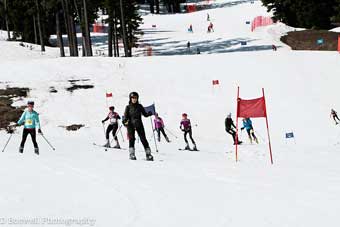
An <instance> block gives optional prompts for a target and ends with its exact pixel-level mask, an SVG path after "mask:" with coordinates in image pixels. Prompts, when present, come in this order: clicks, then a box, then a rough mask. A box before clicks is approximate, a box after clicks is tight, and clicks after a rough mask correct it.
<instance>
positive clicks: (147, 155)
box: [145, 148, 153, 161]
mask: <svg viewBox="0 0 340 227" xmlns="http://www.w3.org/2000/svg"><path fill="white" fill-rule="evenodd" d="M145 154H146V160H147V161H153V156H152V154H151V149H150V148H146V149H145Z"/></svg>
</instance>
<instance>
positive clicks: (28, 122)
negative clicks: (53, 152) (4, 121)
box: [17, 101, 42, 155]
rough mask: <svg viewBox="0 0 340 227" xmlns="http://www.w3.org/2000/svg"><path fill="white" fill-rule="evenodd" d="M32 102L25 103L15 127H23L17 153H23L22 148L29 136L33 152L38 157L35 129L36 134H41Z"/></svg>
mask: <svg viewBox="0 0 340 227" xmlns="http://www.w3.org/2000/svg"><path fill="white" fill-rule="evenodd" d="M33 108H34V102H33V101H29V102H28V103H27V109H26V110H25V111H24V112H23V114H22V115H21V117H20V119H19V121H18V122H17V125H18V126H20V125H24V130H23V133H22V140H21V144H20V148H19V152H20V153H23V152H24V146H25V142H26V139H27V136H28V134H30V135H31V138H32V142H33V145H34V152H35V153H36V154H37V155H39V147H38V143H37V140H36V128H38V133H40V134H42V132H41V129H40V121H39V114H38V113H37V112H35V111H34V110H33Z"/></svg>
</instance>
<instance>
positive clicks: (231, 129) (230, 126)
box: [225, 113, 242, 145]
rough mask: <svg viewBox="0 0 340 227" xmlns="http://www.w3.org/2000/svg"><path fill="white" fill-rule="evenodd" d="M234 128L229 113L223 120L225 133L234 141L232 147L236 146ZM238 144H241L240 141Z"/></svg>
mask: <svg viewBox="0 0 340 227" xmlns="http://www.w3.org/2000/svg"><path fill="white" fill-rule="evenodd" d="M235 129H236V126H235V124H234V121H233V119H232V118H231V113H229V114H228V115H227V118H226V119H225V130H226V132H227V133H229V134H230V135H231V136H232V137H233V140H234V145H236V131H235ZM237 141H238V144H241V143H242V142H241V141H240V140H237Z"/></svg>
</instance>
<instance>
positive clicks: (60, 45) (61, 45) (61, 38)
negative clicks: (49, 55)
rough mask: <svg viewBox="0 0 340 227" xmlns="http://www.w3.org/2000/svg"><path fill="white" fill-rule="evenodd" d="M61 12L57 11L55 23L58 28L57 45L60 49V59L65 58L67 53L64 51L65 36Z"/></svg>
mask: <svg viewBox="0 0 340 227" xmlns="http://www.w3.org/2000/svg"><path fill="white" fill-rule="evenodd" d="M59 13H60V12H59V11H57V13H56V15H55V22H56V27H57V43H58V46H59V48H60V57H65V51H64V41H63V35H62V33H61V29H60V18H59Z"/></svg>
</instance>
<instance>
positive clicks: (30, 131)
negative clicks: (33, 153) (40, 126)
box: [20, 128, 38, 148]
mask: <svg viewBox="0 0 340 227" xmlns="http://www.w3.org/2000/svg"><path fill="white" fill-rule="evenodd" d="M28 134H30V135H31V138H32V142H33V145H34V148H38V143H37V140H36V137H37V133H36V131H35V128H32V129H31V128H24V131H23V132H22V140H21V144H20V147H24V146H25V143H26V139H27V136H28Z"/></svg>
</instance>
